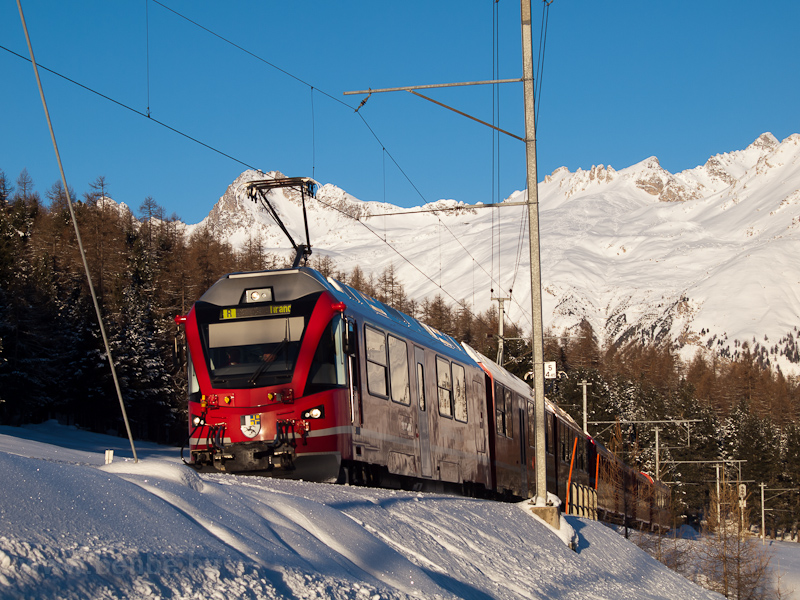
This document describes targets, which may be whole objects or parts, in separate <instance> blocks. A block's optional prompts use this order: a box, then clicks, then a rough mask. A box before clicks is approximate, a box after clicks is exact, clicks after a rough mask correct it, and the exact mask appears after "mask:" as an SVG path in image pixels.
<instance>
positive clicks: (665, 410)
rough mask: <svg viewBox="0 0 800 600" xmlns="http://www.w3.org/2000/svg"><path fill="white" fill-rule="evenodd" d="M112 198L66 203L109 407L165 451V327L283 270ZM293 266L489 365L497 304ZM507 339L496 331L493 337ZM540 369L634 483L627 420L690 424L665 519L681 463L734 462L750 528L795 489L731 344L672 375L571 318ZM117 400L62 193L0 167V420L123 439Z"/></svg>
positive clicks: (671, 473)
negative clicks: (123, 411)
mask: <svg viewBox="0 0 800 600" xmlns="http://www.w3.org/2000/svg"><path fill="white" fill-rule="evenodd" d="M111 192H112V190H111V189H110V184H109V183H108V182H107V181H105V179H104V178H103V177H99V178H98V179H97V180H95V181H94V182H92V183H91V184H90V185H89V186H88V191H87V192H85V193H83V194H82V196H81V197H80V198H79V197H77V196H76V194H75V193H74V192H73V191H72V190H70V191H69V194H70V198H72V200H73V202H74V205H75V210H76V215H77V219H78V222H79V227H80V230H81V235H82V238H83V244H84V247H85V250H86V253H87V260H88V264H89V268H90V271H91V274H92V281H93V285H94V287H95V289H96V292H97V295H98V298H99V300H100V303H101V306H102V312H103V315H104V319H105V323H106V327H107V331H108V335H109V340H110V343H111V348H112V353H113V358H114V361H115V365H116V368H117V373H118V375H119V379H120V386H121V388H122V395H123V398H124V401H125V404H126V408H127V411H128V416H129V418H130V420H131V426H132V429H133V432H134V435H135V436H136V437H139V438H144V439H151V440H154V441H159V442H170V443H181V442H182V441H183V440H182V438H183V437H184V436H185V435H186V420H185V383H186V382H185V372H184V369H185V367H184V365H183V364H182V360H181V356H182V340H181V331H180V329H179V327H178V326H177V325H175V323H174V321H173V319H174V317H175V316H176V315H178V314H185V313H186V312H187V311H188V309H189V307H191V305H192V303H193V302H194V301H195V300H196V299H197V298H198V297H199V296H200V295H201V294H202V293H203V292H204V291H205V290H206V289H207V288H208V287H209V286H211V285H212V284H213V283H214V282H215V281H216V280H217V279H218V278H219V277H220V276H221V275H223V274H225V273H228V272H231V271H245V270H257V269H264V268H277V267H283V266H288V265H287V261H288V260H289V259H290V257H285V256H277V255H272V254H269V253H266V252H265V251H264V249H263V247H262V244H261V241H260V240H259V239H250V240H249V241H248V243H246V244H245V245H244V246H243V247H242V248H240V249H234V248H232V247H231V245H230V244H228V243H227V242H226V241H225V240H218V239H216V238H215V237H214V235H213V234H212V233H211V232H210V231H209V230H208V229H205V228H202V227H200V228H196V229H195V230H194V231H193V233H192V235H191V236H187V235H186V226H185V225H184V224H183V223H182V222H181V221H180V219H179V218H178V217H177V216H176V215H172V216H169V217H168V216H166V215H165V214H164V210H163V208H162V207H161V206H159V205H158V204H157V203H156V202H155V200H154V199H153V198H150V197H148V198H146V199H145V200H144V201H143V202H142V204H141V206H139V208H138V213H139V214H138V218H137V216H135V215H134V214H132V213H131V212H130V211H129V210H128V209H126V208H125V207H120V205H118V204H116V203H114V202H113V201H110V200H108V197H109V196H110V195H111ZM309 264H310V266H312V267H314V268H317V269H318V270H320V271H321V272H323V273H324V274H326V275H333V276H334V277H336V278H338V279H340V280H341V281H344V282H346V283H348V284H349V285H352V286H353V287H355V288H358V289H360V290H362V291H363V292H365V293H367V294H370V295H372V296H374V297H376V298H378V299H379V300H381V301H383V302H385V303H387V304H389V305H391V306H393V307H395V308H397V309H398V310H401V311H404V312H406V313H408V314H410V315H412V316H414V317H416V318H418V319H420V320H422V321H424V322H426V323H428V324H429V325H431V326H433V327H436V328H437V329H440V330H441V331H443V332H445V333H448V334H450V335H452V336H453V337H455V338H456V339H458V340H459V341H464V342H467V343H469V344H470V345H472V346H473V347H474V348H476V349H477V350H479V351H480V352H483V353H484V354H486V355H487V356H489V357H491V358H494V357H495V355H496V352H497V340H496V337H493V336H492V334H494V333H495V332H496V331H497V329H498V328H497V325H498V313H497V309H496V308H491V309H489V310H487V311H485V312H483V313H476V312H473V311H472V309H471V308H470V307H469V306H468V305H467V304H466V303H465V302H460V303H452V304H451V303H448V302H446V301H445V299H444V298H443V297H442V296H441V295H437V296H435V297H434V298H426V299H424V300H415V299H410V298H408V297H407V296H406V294H405V291H404V289H403V285H402V283H401V282H400V281H399V280H398V278H397V275H396V272H395V269H394V267H393V266H390V267H389V268H387V269H385V270H384V271H383V272H382V273H380V274H377V273H376V274H366V273H364V271H362V270H361V269H360V268H359V267H356V268H355V269H354V270H353V271H352V272H349V273H346V272H342V271H341V270H340V269H339V268H338V267H337V265H336V264H335V263H334V262H333V261H332V260H331V259H330V258H329V257H326V256H320V255H318V254H314V255H312V258H311V261H310V263H309ZM523 333H525V332H522V331H521V330H519V329H518V328H517V327H516V326H515V325H514V324H513V323H506V324H505V335H506V336H507V337H510V338H513V337H521V334H523ZM567 333H569V335H567ZM505 353H506V365H505V366H506V368H508V369H509V370H511V371H512V372H515V373H516V374H517V375H519V376H525V374H526V373H527V372H529V371H530V356H531V353H530V346H529V344H527V343H525V342H522V341H518V340H516V341H510V342H508V343H507V344H506V350H505ZM545 360H548V361H556V362H557V365H558V371H559V372H560V373H561V376H560V378H559V379H557V380H554V381H552V382H550V381H548V383H547V395H548V397H549V398H550V399H551V400H553V401H554V402H557V403H558V404H559V405H561V406H562V407H563V408H564V409H565V410H567V411H568V412H570V413H571V414H572V415H573V417H574V418H575V420H576V421H577V422H579V423H580V422H581V420H582V416H581V412H582V393H583V390H582V387H581V386H580V385H579V383H578V382H580V381H582V380H584V379H585V380H586V381H589V382H590V383H591V386H589V387H588V397H589V402H588V407H589V420H590V421H616V420H619V421H620V423H619V424H618V425H617V426H614V425H612V426H610V427H609V426H606V425H602V426H600V425H598V426H595V425H590V427H589V431H590V433H592V434H593V435H596V437H597V438H598V439H599V440H600V441H602V442H603V443H604V444H605V445H606V446H608V447H609V448H611V449H612V450H613V451H615V452H617V453H618V454H620V455H621V456H622V457H623V458H624V459H625V460H626V461H628V462H630V463H632V464H636V465H637V466H638V467H639V468H640V469H641V470H643V471H646V472H649V473H654V472H655V439H654V429H653V426H651V425H641V424H639V425H632V424H628V423H626V422H627V421H645V420H668V419H676V418H681V419H698V420H699V422H696V423H692V425H691V429H690V432H687V430H686V428H685V427H684V428H681V427H678V426H673V425H660V428H661V430H660V447H661V451H660V466H661V469H660V471H661V476H662V479H664V480H665V481H668V482H671V483H674V486H673V502H674V504H675V509H676V511H675V512H676V515H677V516H678V517H681V516H682V515H685V516H686V517H687V518H688V519H689V520H690V521H697V520H699V519H700V518H702V517H703V516H704V515H705V514H706V511H707V507H708V504H709V493H710V492H709V490H710V489H711V487H713V483H710V482H712V480H713V479H714V476H715V472H714V469H713V468H712V465H710V464H700V463H696V462H692V463H682V464H674V463H676V462H679V461H701V460H706V461H715V460H720V459H723V458H724V459H732V460H746V461H747V462H744V463H739V464H741V474H740V473H739V470H738V468H736V469H735V470H734V468H733V467H729V468H728V470H727V472H726V473H727V478H728V479H729V480H734V481H738V480H741V481H745V482H748V483H747V485H748V489H749V490H750V491H751V497H750V500H749V502H750V503H751V504H750V505H751V506H753V507H754V511H753V512H754V513H755V514H757V515H758V517H759V519H758V520H759V521H760V506H759V505H758V500H759V498H758V494H757V490H758V487H757V486H758V484H759V483H762V482H763V483H766V484H767V485H768V487H769V488H781V489H785V488H798V489H800V426H798V416H800V415H798V405H799V403H800V382H799V381H798V379H797V378H796V377H786V376H784V375H783V374H782V373H780V372H779V371H776V370H768V369H766V368H765V367H764V365H763V363H762V362H761V361H759V359H758V356H757V353H752V354H751V352H750V350H749V348H747V346H746V345H745V346H743V348H742V352H740V353H739V354H738V355H737V356H736V358H730V357H719V356H714V355H708V356H702V355H698V356H697V357H696V358H695V359H694V360H693V361H692V362H690V363H688V364H685V363H683V362H682V361H681V360H680V359H679V357H678V355H677V352H676V349H675V348H671V347H667V346H642V345H639V344H636V343H631V344H628V345H625V346H624V347H616V346H612V347H601V346H600V345H599V344H598V343H597V338H596V336H595V334H594V332H593V331H592V328H591V326H590V325H589V324H588V323H586V322H584V323H581V324H580V326H579V327H577V328H576V329H575V330H573V331H570V332H547V333H546V338H545ZM115 396H116V394H115V392H114V387H113V382H112V380H111V374H110V369H109V368H108V357H107V356H106V355H105V352H104V350H103V344H102V340H101V338H100V332H99V328H98V325H97V321H96V317H95V314H94V309H93V307H92V303H91V299H90V295H89V291H88V285H87V282H86V277H85V274H84V271H83V266H82V263H81V259H80V256H79V253H78V248H77V243H76V238H75V234H74V231H73V227H72V223H71V221H70V216H69V212H68V208H67V202H66V194H65V190H64V189H63V186H62V185H61V183H60V182H57V183H55V184H53V185H52V186H51V187H50V188H49V189H48V190H47V191H46V192H44V198H42V196H41V195H40V194H39V192H38V191H36V189H35V186H34V182H33V180H32V179H31V177H30V176H29V175H28V173H27V172H26V171H24V170H23V172H22V173H21V174H20V175H19V176H18V177H17V179H16V180H15V181H12V180H11V179H9V178H8V177H7V176H6V175H5V174H4V173H3V171H2V170H0V423H2V424H12V425H18V424H23V423H30V422H39V421H42V420H45V419H49V418H58V419H59V420H61V421H62V422H66V423H70V424H76V425H79V426H81V427H85V428H87V429H92V430H95V431H102V432H114V433H122V432H124V427H123V425H122V420H121V415H120V410H119V405H118V403H117V402H116V398H115ZM687 444H688V445H687ZM768 507H769V508H770V509H773V510H772V511H771V512H769V513H768V527H770V528H771V529H772V530H773V531H775V530H777V529H783V530H787V531H788V530H791V529H793V528H796V527H797V523H796V520H795V515H797V514H800V510H799V509H800V494H798V493H796V492H787V493H782V494H781V495H779V496H778V497H777V498H775V499H774V500H772V501H771V502H770V503H769V505H768Z"/></svg>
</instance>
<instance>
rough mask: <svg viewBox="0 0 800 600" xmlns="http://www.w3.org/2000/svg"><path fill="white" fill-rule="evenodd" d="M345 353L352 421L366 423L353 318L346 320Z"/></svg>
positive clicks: (356, 336)
mask: <svg viewBox="0 0 800 600" xmlns="http://www.w3.org/2000/svg"><path fill="white" fill-rule="evenodd" d="M344 340H345V354H346V355H347V374H348V377H347V381H348V388H349V399H350V422H351V423H352V424H353V425H355V426H356V427H358V426H360V425H363V424H364V418H363V410H362V406H361V389H360V385H359V377H358V376H359V364H358V354H357V348H358V329H357V328H356V322H355V321H354V320H353V319H352V318H349V317H348V318H347V319H346V320H345V337H344Z"/></svg>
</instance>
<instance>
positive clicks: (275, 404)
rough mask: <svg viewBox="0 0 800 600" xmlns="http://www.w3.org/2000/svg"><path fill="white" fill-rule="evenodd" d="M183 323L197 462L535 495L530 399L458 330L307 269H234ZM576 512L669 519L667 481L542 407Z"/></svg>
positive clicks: (554, 488) (656, 522)
mask: <svg viewBox="0 0 800 600" xmlns="http://www.w3.org/2000/svg"><path fill="white" fill-rule="evenodd" d="M176 320H177V321H178V322H181V323H184V324H185V327H186V339H187V345H188V351H189V361H188V364H189V373H188V375H189V421H190V422H189V430H190V435H189V446H190V452H191V462H192V464H193V465H194V466H195V467H196V468H208V469H215V470H219V471H226V472H231V473H241V472H249V473H261V474H265V475H271V476H274V477H291V478H298V479H305V480H308V481H326V482H336V481H338V482H340V483H351V484H355V485H375V486H387V487H408V488H415V489H423V490H452V491H458V492H460V493H466V494H469V495H475V496H487V497H504V498H507V499H513V498H529V497H533V496H534V495H536V489H535V486H536V478H535V468H536V465H535V464H534V436H535V428H534V423H533V415H534V411H533V399H532V397H531V390H530V388H529V387H528V386H527V385H526V384H525V383H524V382H522V381H521V380H519V379H518V378H516V377H514V376H513V375H511V374H510V373H509V372H508V371H506V370H505V369H503V368H502V367H500V366H499V365H497V364H495V363H493V362H492V361H491V360H489V359H487V358H486V357H484V356H482V355H480V354H479V353H477V352H476V351H474V350H473V349H471V348H469V347H468V346H466V345H462V344H459V343H458V342H456V341H455V340H454V339H453V338H451V337H450V336H448V335H446V334H443V333H441V332H440V331H437V330H436V329H433V328H432V327H429V326H427V325H425V324H424V323H421V322H419V321H417V320H416V319H414V318H412V317H410V316H408V315H406V314H403V313H401V312H399V311H397V310H395V309H393V308H391V307H390V306H387V305H385V304H383V303H381V302H379V301H378V300H376V299H374V298H372V297H369V296H367V295H365V294H362V293H360V292H359V291H358V290H356V289H353V288H351V287H349V286H347V285H345V284H343V283H341V282H339V281H336V280H335V279H332V278H326V277H324V276H323V275H322V274H320V273H319V272H317V271H315V270H313V269H309V268H305V267H300V268H293V269H285V270H276V271H261V272H251V273H232V274H229V275H226V276H225V277H223V278H222V279H220V280H219V281H218V282H217V283H216V284H214V285H213V286H212V287H211V288H210V289H209V290H208V291H207V292H206V293H205V294H204V295H203V296H202V297H201V298H200V299H199V300H198V301H197V302H196V303H195V304H194V306H193V307H192V309H191V311H190V312H189V314H188V315H187V316H185V317H178V318H177V319H176ZM546 419H547V423H546V431H547V440H546V447H547V463H548V464H547V475H548V477H547V488H548V492H551V493H553V494H556V495H557V496H558V497H559V498H560V499H561V500H562V502H564V506H567V507H568V509H569V510H570V512H574V513H578V514H584V515H586V516H595V515H596V516H598V517H600V518H604V519H608V520H612V521H619V522H622V521H623V520H625V519H627V521H628V522H629V523H631V522H634V523H636V524H637V525H639V526H647V527H651V528H666V527H668V525H669V515H668V510H669V489H668V488H667V487H666V486H664V485H663V484H661V483H660V482H655V483H654V482H653V481H652V480H651V479H649V478H648V477H646V476H644V475H642V474H639V473H636V472H635V471H633V470H632V469H630V468H629V467H627V466H626V465H624V464H623V463H622V462H620V461H619V460H618V459H617V458H616V457H615V456H614V455H613V454H611V453H610V452H608V451H607V450H606V449H605V448H603V447H602V446H601V445H599V444H598V443H596V442H595V441H594V440H593V439H592V438H591V437H589V436H587V435H585V434H583V433H582V432H581V430H580V428H579V427H577V425H576V424H575V423H574V421H573V420H572V419H571V418H570V417H569V416H568V415H567V414H566V413H564V412H563V411H562V410H560V409H559V408H558V407H556V406H553V405H551V404H549V403H548V406H547V411H546Z"/></svg>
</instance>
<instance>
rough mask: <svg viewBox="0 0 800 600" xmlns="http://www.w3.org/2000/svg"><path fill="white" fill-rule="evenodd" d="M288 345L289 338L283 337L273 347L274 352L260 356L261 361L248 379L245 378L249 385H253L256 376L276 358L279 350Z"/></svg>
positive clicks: (256, 378)
mask: <svg viewBox="0 0 800 600" xmlns="http://www.w3.org/2000/svg"><path fill="white" fill-rule="evenodd" d="M288 345H289V339H288V338H283V341H282V342H281V343H280V344H278V347H277V348H275V351H274V352H272V353H270V354H267V355H265V356H264V357H262V358H261V361H262V362H261V364H260V365H258V368H257V369H256V370H255V371H254V372H253V374H252V375H251V376H250V379H248V380H247V383H249V384H250V385H255V384H256V381H257V380H258V377H259V376H260V375H261V374H262V373H263V372H264V370H265V369H266V368H267V367H268V366H269V365H270V364H272V363H273V362H274V361H275V358H277V356H278V354H279V353H280V352H281V350H283V349H284V348H286V346H288Z"/></svg>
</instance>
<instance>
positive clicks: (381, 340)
mask: <svg viewBox="0 0 800 600" xmlns="http://www.w3.org/2000/svg"><path fill="white" fill-rule="evenodd" d="M364 340H365V342H366V347H367V389H369V393H370V394H372V395H373V396H382V397H384V398H388V396H389V394H388V389H387V383H386V380H387V371H388V369H387V367H386V336H385V335H384V334H383V332H382V331H378V330H377V329H372V328H371V327H366V326H365V327H364Z"/></svg>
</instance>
